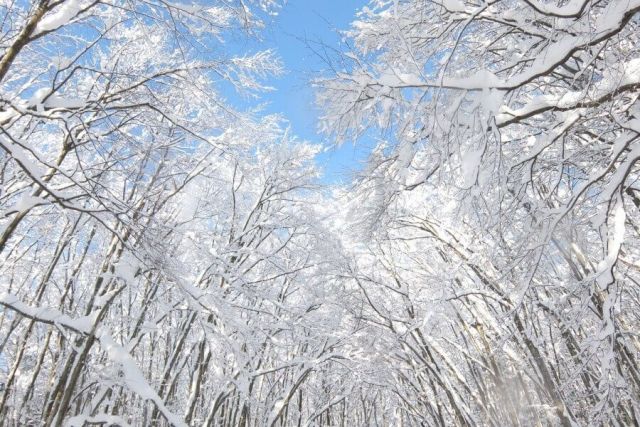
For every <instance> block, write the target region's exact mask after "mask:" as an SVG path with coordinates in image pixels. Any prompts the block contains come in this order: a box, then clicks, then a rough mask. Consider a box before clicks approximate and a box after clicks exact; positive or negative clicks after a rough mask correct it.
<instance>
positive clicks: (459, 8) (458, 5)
mask: <svg viewBox="0 0 640 427" xmlns="http://www.w3.org/2000/svg"><path fill="white" fill-rule="evenodd" d="M442 6H444V8H445V9H447V10H449V11H451V12H465V11H466V10H467V8H466V6H465V4H464V2H463V1H461V0H442Z"/></svg>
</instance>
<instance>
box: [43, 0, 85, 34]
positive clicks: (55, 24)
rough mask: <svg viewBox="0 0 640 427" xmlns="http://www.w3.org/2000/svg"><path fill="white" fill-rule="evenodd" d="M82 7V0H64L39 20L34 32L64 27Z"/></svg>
mask: <svg viewBox="0 0 640 427" xmlns="http://www.w3.org/2000/svg"><path fill="white" fill-rule="evenodd" d="M81 9H82V6H81V5H80V0H66V1H64V2H63V3H62V5H61V6H60V7H58V8H57V9H56V10H55V11H54V12H53V13H52V14H48V15H45V17H44V18H43V19H42V20H41V21H40V22H38V25H37V26H36V29H35V31H34V34H40V33H43V32H45V31H53V30H55V29H58V28H60V27H62V26H63V25H65V24H67V23H69V21H71V20H72V19H73V18H75V17H76V15H77V14H78V12H80V10H81Z"/></svg>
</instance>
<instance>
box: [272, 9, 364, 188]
mask: <svg viewBox="0 0 640 427" xmlns="http://www.w3.org/2000/svg"><path fill="white" fill-rule="evenodd" d="M367 3H368V2H367V0H288V1H287V4H286V5H285V6H284V7H283V8H282V9H281V10H280V13H279V15H278V16H277V17H275V18H274V20H273V22H271V25H270V26H269V28H268V29H267V30H266V31H265V32H264V33H263V41H262V42H261V43H260V47H261V48H265V47H266V48H271V49H273V50H275V51H276V52H277V53H278V55H279V56H280V58H281V59H282V61H283V63H284V68H285V69H286V70H287V71H286V74H285V75H284V76H282V77H279V78H277V79H273V80H270V81H268V82H267V84H269V85H270V86H273V87H274V88H275V91H274V92H271V93H267V94H265V95H264V99H263V101H265V102H267V107H266V112H268V113H282V114H283V115H284V116H285V117H286V118H287V119H288V120H289V121H290V123H291V128H292V130H293V132H294V133H295V134H296V135H297V136H298V137H300V138H301V139H304V140H308V141H311V142H314V143H323V144H327V145H328V144H331V141H328V140H326V138H324V137H323V136H322V135H319V134H318V133H317V117H318V112H317V111H316V110H315V109H314V107H313V96H314V95H313V89H312V88H311V87H310V85H309V80H310V79H311V78H313V77H314V76H316V75H317V72H318V71H320V70H322V69H323V68H325V67H324V64H323V62H322V60H321V59H320V58H319V57H318V56H317V54H315V53H314V52H313V51H312V50H311V49H309V47H308V46H307V42H305V40H308V42H309V43H311V44H312V45H315V44H317V43H319V42H322V43H324V44H326V45H328V46H330V47H335V48H339V47H340V39H341V37H340V35H339V34H338V31H339V30H346V29H348V28H349V25H350V23H351V22H352V21H353V20H354V18H355V15H356V12H357V11H358V10H360V9H361V8H362V7H363V6H365V5H366V4H367ZM369 145H370V143H367V142H366V141H361V142H360V143H359V144H355V145H354V144H351V143H346V144H343V145H342V146H340V147H334V148H331V149H329V150H328V151H326V152H324V153H322V154H320V155H319V156H318V158H317V162H318V164H319V165H320V166H321V167H322V168H323V169H324V171H325V176H324V178H323V180H322V181H323V182H324V183H340V182H345V183H346V182H349V180H350V179H349V178H350V176H351V174H352V173H353V172H354V171H356V170H358V169H359V167H360V165H361V164H362V161H363V160H364V159H366V157H367V154H368V152H369V148H368V146H369Z"/></svg>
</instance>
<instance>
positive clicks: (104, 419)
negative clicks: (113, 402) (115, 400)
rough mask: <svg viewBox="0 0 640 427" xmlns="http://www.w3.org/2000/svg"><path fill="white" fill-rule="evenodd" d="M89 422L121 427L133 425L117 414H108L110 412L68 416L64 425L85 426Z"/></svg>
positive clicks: (69, 426)
mask: <svg viewBox="0 0 640 427" xmlns="http://www.w3.org/2000/svg"><path fill="white" fill-rule="evenodd" d="M87 424H96V425H98V424H99V425H107V426H111V425H117V426H120V427H131V425H130V424H129V423H127V422H125V421H124V420H123V419H122V418H121V417H119V416H117V415H108V414H100V415H96V416H93V417H92V416H89V415H76V416H74V417H71V418H68V419H67V420H66V421H65V423H64V426H65V427H84V426H86V425H87Z"/></svg>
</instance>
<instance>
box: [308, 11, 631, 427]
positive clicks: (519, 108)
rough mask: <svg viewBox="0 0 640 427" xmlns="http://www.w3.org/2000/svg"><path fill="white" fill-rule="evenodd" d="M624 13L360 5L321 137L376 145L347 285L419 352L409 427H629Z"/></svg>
mask: <svg viewBox="0 0 640 427" xmlns="http://www.w3.org/2000/svg"><path fill="white" fill-rule="evenodd" d="M639 10H640V4H638V3H637V2H633V1H631V2H629V1H616V0H611V1H603V2H594V1H589V0H586V1H581V0H576V1H569V2H555V1H548V2H546V1H545V2H539V1H532V0H515V1H501V2H483V1H449V0H446V1H442V2H440V1H422V0H406V1H403V0H399V1H373V2H371V5H370V8H365V9H363V11H361V13H360V16H359V19H358V20H357V21H356V22H355V23H354V24H353V25H352V29H351V30H350V31H349V32H347V39H348V41H349V46H351V48H350V49H349V50H348V51H347V52H345V54H344V55H343V56H342V57H340V58H337V59H335V63H334V64H333V69H334V70H335V72H334V73H333V75H330V76H328V77H327V78H324V79H322V80H320V81H318V85H319V86H320V94H319V103H320V105H322V106H323V108H324V114H325V116H324V127H325V130H326V131H327V132H329V133H330V134H333V135H335V136H336V137H337V138H338V139H339V140H346V139H349V138H357V137H358V136H360V135H362V134H363V133H366V132H371V129H372V128H377V129H379V130H381V131H382V132H383V133H382V136H383V138H384V139H385V142H384V143H382V144H381V145H380V147H379V148H378V150H376V152H375V153H374V155H373V156H372V158H371V160H370V167H369V169H368V170H367V171H365V173H363V176H362V178H361V180H360V184H359V185H358V187H357V188H359V191H360V192H361V196H356V197H360V199H361V202H360V203H362V200H364V201H366V202H367V203H368V206H367V208H366V209H363V208H362V204H360V205H359V208H358V209H359V210H360V211H364V212H367V218H365V219H366V221H362V219H363V217H362V215H361V214H358V215H357V217H354V218H358V219H359V221H356V223H359V224H360V225H359V227H361V229H363V230H366V231H367V232H368V235H369V236H370V237H367V238H365V239H364V240H362V237H361V236H362V233H361V234H360V236H358V240H360V241H363V244H364V245H365V247H366V248H367V249H366V250H364V251H362V248H360V249H358V250H357V251H356V253H358V254H360V255H358V257H363V258H362V259H363V260H367V259H370V258H371V257H373V258H372V259H373V260H375V261H371V262H373V263H374V266H375V267H376V268H375V269H374V270H376V271H377V272H376V273H375V274H374V273H373V272H368V271H369V270H367V267H366V265H367V263H366V262H365V261H363V262H365V267H359V268H360V269H361V268H364V270H361V271H355V272H354V278H353V280H355V281H356V282H357V284H358V285H359V286H360V287H361V288H362V292H363V297H364V299H365V301H366V302H367V303H368V304H367V305H368V306H369V310H373V311H372V312H371V313H370V317H371V319H370V321H371V322H373V323H382V325H381V326H384V328H385V329H387V330H388V333H390V334H392V335H393V334H395V336H400V338H398V339H399V340H401V341H402V342H404V343H405V345H409V346H410V344H406V341H407V339H412V340H414V341H415V342H414V344H413V345H414V347H409V350H410V351H409V350H403V349H402V347H400V346H398V345H397V343H395V342H394V343H392V342H390V343H389V345H390V348H393V349H396V350H398V351H403V352H405V353H406V354H405V355H404V356H403V358H402V360H404V361H405V363H406V371H405V370H402V369H403V368H402V366H401V365H395V364H394V368H392V369H391V373H392V374H394V375H395V381H396V383H397V384H400V385H398V387H400V386H401V387H402V388H401V389H399V391H398V395H399V396H402V400H403V401H404V403H402V405H401V406H402V407H403V410H404V411H405V412H406V414H407V415H406V416H407V417H412V419H413V420H414V422H418V421H417V420H420V419H425V418H428V419H430V420H431V422H433V423H434V424H438V425H448V424H450V423H456V424H469V425H476V424H490V425H531V424H536V423H543V424H545V423H546V424H556V423H560V424H562V425H573V424H575V423H579V424H587V423H588V424H592V423H595V424H603V425H609V424H611V425H629V424H634V423H638V406H637V404H638V401H637V396H638V393H639V392H640V381H639V380H640V375H638V374H639V371H638V365H637V358H638V356H637V355H638V350H639V349H640V347H639V343H638V341H637V337H636V336H635V333H634V330H635V329H637V326H638V318H637V316H636V314H635V312H636V311H637V310H635V308H634V307H637V303H638V286H637V283H638V282H637V281H638V272H639V271H638V264H637V263H638V259H637V258H638V250H639V249H640V248H639V247H638V244H637V242H638V239H637V238H638V236H637V232H638V218H637V216H638V215H637V212H638V206H640V203H639V199H638V195H637V192H638V189H637V188H636V187H637V185H636V184H637V183H636V180H637V178H638V167H637V165H636V163H637V161H638V159H639V158H640V157H639V156H638V152H639V151H638V150H640V128H639V127H638V123H639V122H638V115H639V114H640V107H639V104H638V97H639V96H640V47H639V46H640V39H639V34H640V31H639V23H640V21H639V20H638V19H639V16H640V15H639V14H638V11H639ZM356 200H357V199H356ZM380 265H383V266H385V267H384V268H382V269H381V268H380ZM359 275H360V276H362V275H364V276H362V277H360V278H358V276H359ZM365 279H366V280H365ZM391 288H393V289H395V291H394V292H396V293H397V301H395V303H393V304H392V302H393V300H392V299H390V298H389V295H393V294H392V293H390V291H389V289H391ZM423 292H425V293H427V294H428V297H423V296H421V293H423ZM399 310H405V314H404V315H403V316H400V315H399ZM412 312H413V313H414V314H411V313H412ZM421 312H423V313H422V314H419V313H421ZM425 313H429V314H425ZM432 313H433V314H432ZM435 313H437V314H439V315H440V316H442V317H440V318H438V315H437V314H435ZM412 316H416V318H415V319H416V320H413V319H414V318H413V317H412ZM442 322H444V324H443V323H442ZM403 323H404V324H405V328H407V329H406V332H405V329H404V328H399V325H401V324H403ZM418 333H420V334H422V335H424V340H423V341H420V340H421V339H420V338H414V337H413V335H414V334H418ZM389 340H391V338H389ZM425 352H426V355H425ZM399 357H400V356H399ZM417 370H419V372H417ZM407 372H408V373H407ZM407 396H415V400H410V399H408V397H407ZM399 405H400V404H399ZM420 405H422V406H421V408H420V409H419V410H418V409H416V408H418V406H420Z"/></svg>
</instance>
